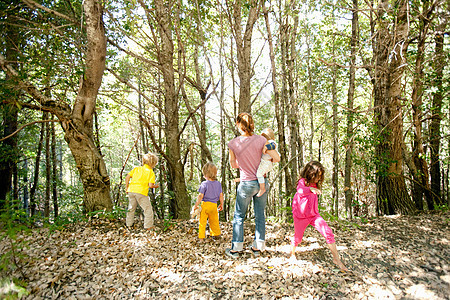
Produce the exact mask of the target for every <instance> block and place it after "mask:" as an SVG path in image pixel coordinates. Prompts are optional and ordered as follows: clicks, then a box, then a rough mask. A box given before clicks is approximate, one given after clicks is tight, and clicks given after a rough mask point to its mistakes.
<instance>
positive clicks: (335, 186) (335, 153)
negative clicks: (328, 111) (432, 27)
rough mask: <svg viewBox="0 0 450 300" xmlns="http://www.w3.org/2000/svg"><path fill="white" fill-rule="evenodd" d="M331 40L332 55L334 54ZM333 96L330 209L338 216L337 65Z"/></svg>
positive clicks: (335, 67) (334, 73) (334, 74)
mask: <svg viewBox="0 0 450 300" xmlns="http://www.w3.org/2000/svg"><path fill="white" fill-rule="evenodd" d="M334 48H335V46H334V41H333V56H334ZM332 97H333V100H332V102H333V171H332V175H331V182H332V200H333V201H332V206H331V209H332V211H333V213H334V215H335V216H336V217H338V216H339V173H338V172H339V121H338V99H337V66H334V67H333V80H332Z"/></svg>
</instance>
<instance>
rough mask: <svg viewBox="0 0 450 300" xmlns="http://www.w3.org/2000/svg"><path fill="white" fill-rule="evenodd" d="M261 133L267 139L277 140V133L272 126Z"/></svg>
mask: <svg viewBox="0 0 450 300" xmlns="http://www.w3.org/2000/svg"><path fill="white" fill-rule="evenodd" d="M261 135H262V136H263V137H265V138H266V139H267V140H275V133H273V130H272V128H266V129H264V130H263V132H262V133H261Z"/></svg>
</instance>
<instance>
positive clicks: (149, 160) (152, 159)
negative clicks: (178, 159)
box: [142, 152, 158, 169]
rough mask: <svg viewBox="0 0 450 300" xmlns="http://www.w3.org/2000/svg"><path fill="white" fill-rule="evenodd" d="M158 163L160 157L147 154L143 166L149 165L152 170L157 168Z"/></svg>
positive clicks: (143, 159)
mask: <svg viewBox="0 0 450 300" xmlns="http://www.w3.org/2000/svg"><path fill="white" fill-rule="evenodd" d="M157 163H158V156H156V154H154V153H151V152H149V153H147V154H145V155H144V157H143V158H142V164H144V165H149V167H150V168H152V169H153V168H154V167H155V166H156V164H157Z"/></svg>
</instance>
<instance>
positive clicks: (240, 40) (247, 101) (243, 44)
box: [230, 0, 262, 113]
mask: <svg viewBox="0 0 450 300" xmlns="http://www.w3.org/2000/svg"><path fill="white" fill-rule="evenodd" d="M242 6H243V3H242V0H235V1H234V2H233V3H232V7H231V9H232V13H231V15H232V19H230V24H231V27H232V33H233V36H234V38H235V41H236V54H237V60H238V75H239V112H248V113H250V112H251V109H252V108H251V92H250V91H251V78H252V77H253V70H252V61H251V46H252V35H253V27H254V25H255V23H256V21H257V19H258V16H259V12H260V10H261V6H262V1H261V0H250V1H249V3H248V6H249V11H248V18H247V23H246V25H245V30H244V32H242V23H243V22H242Z"/></svg>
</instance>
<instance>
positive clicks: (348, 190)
mask: <svg viewBox="0 0 450 300" xmlns="http://www.w3.org/2000/svg"><path fill="white" fill-rule="evenodd" d="M352 3H353V6H352V37H351V39H350V70H349V79H348V80H349V83H348V93H347V109H348V111H347V135H346V146H345V148H346V149H345V173H344V192H345V209H346V211H347V217H348V218H349V219H352V217H353V212H352V203H353V191H352V164H353V160H352V154H353V144H354V142H353V118H354V116H353V102H354V100H353V99H354V95H355V74H356V69H355V65H356V54H357V42H358V39H359V34H358V25H359V18H358V10H359V5H358V0H353V1H352Z"/></svg>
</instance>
